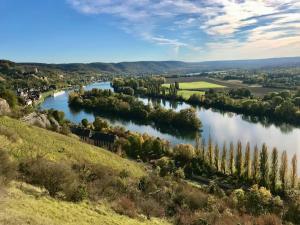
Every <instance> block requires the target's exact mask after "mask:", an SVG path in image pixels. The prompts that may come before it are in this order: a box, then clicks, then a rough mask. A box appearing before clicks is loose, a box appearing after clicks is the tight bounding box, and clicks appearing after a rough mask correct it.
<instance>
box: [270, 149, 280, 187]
mask: <svg viewBox="0 0 300 225" xmlns="http://www.w3.org/2000/svg"><path fill="white" fill-rule="evenodd" d="M277 179H278V151H277V148H273V151H272V157H271V172H270V185H271V190H272V191H276V184H277Z"/></svg>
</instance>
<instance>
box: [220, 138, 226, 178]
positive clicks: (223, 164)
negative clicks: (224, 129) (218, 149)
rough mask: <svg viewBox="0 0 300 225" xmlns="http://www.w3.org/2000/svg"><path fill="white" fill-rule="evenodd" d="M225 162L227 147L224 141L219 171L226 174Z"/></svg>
mask: <svg viewBox="0 0 300 225" xmlns="http://www.w3.org/2000/svg"><path fill="white" fill-rule="evenodd" d="M226 163H227V147H226V142H224V144H223V152H222V162H221V171H222V172H223V173H224V174H226Z"/></svg>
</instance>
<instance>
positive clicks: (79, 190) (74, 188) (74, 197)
mask: <svg viewBox="0 0 300 225" xmlns="http://www.w3.org/2000/svg"><path fill="white" fill-rule="evenodd" d="M63 192H64V194H65V196H66V200H67V201H72V202H80V201H82V200H83V199H85V198H86V197H87V196H88V193H87V188H86V186H85V185H83V184H79V183H78V182H77V181H75V182H73V183H71V184H67V185H65V186H64V187H63Z"/></svg>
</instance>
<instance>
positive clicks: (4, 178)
mask: <svg viewBox="0 0 300 225" xmlns="http://www.w3.org/2000/svg"><path fill="white" fill-rule="evenodd" d="M15 175H16V164H15V163H14V162H13V161H12V160H11V159H10V157H9V155H8V153H7V152H6V151H4V150H1V149H0V185H1V184H4V185H6V184H8V183H9V182H10V181H11V180H12V179H14V177H15Z"/></svg>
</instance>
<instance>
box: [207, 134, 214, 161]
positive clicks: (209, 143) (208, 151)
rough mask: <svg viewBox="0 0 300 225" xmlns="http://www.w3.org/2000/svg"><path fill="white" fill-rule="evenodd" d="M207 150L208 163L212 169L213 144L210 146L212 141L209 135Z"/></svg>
mask: <svg viewBox="0 0 300 225" xmlns="http://www.w3.org/2000/svg"><path fill="white" fill-rule="evenodd" d="M207 147H208V149H207V154H208V163H209V165H210V166H211V167H212V166H213V159H214V152H213V144H212V139H211V136H210V135H209V138H208V146H207Z"/></svg>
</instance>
